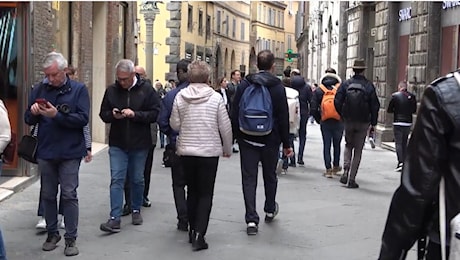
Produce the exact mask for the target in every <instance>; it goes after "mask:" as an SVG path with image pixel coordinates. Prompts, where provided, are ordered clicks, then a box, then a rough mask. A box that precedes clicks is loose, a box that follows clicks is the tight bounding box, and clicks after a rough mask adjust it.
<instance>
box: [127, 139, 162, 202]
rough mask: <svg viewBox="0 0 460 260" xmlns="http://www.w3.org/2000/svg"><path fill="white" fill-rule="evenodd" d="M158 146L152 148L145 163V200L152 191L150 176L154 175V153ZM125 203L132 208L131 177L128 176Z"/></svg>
mask: <svg viewBox="0 0 460 260" xmlns="http://www.w3.org/2000/svg"><path fill="white" fill-rule="evenodd" d="M155 147H156V145H154V146H152V147H150V149H149V153H148V154H147V160H146V161H145V168H144V198H148V196H149V190H150V175H151V174H152V164H153V152H154V151H155ZM125 201H126V204H127V205H128V206H129V208H131V187H130V185H129V175H126V180H125Z"/></svg>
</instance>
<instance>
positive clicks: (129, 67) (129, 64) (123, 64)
mask: <svg viewBox="0 0 460 260" xmlns="http://www.w3.org/2000/svg"><path fill="white" fill-rule="evenodd" d="M115 69H116V70H117V71H122V72H130V73H133V72H134V71H135V70H134V62H133V61H132V60H128V59H122V60H120V61H118V62H117V65H115Z"/></svg>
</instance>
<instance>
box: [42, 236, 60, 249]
mask: <svg viewBox="0 0 460 260" xmlns="http://www.w3.org/2000/svg"><path fill="white" fill-rule="evenodd" d="M60 240H61V235H59V233H54V234H48V237H47V238H46V241H45V243H43V246H42V249H43V251H52V250H54V249H56V247H57V243H58V242H59V241H60Z"/></svg>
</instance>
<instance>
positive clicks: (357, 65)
mask: <svg viewBox="0 0 460 260" xmlns="http://www.w3.org/2000/svg"><path fill="white" fill-rule="evenodd" d="M351 68H352V69H366V68H367V67H366V62H365V61H364V60H363V59H356V60H355V61H354V62H353V67H351Z"/></svg>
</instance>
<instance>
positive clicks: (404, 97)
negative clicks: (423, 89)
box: [387, 90, 417, 123]
mask: <svg viewBox="0 0 460 260" xmlns="http://www.w3.org/2000/svg"><path fill="white" fill-rule="evenodd" d="M416 111H417V100H416V98H415V96H414V94H412V93H410V92H409V91H407V90H402V91H398V92H395V93H393V94H392V95H391V99H390V103H389V104H388V110H387V112H388V113H394V116H393V122H395V123H399V122H402V123H412V114H414V113H415V112H416Z"/></svg>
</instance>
